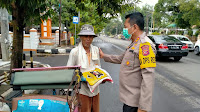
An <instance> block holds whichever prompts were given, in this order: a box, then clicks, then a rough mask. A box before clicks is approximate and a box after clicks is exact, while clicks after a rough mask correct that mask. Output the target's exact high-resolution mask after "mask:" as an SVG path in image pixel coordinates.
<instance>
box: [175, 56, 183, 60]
mask: <svg viewBox="0 0 200 112" xmlns="http://www.w3.org/2000/svg"><path fill="white" fill-rule="evenodd" d="M181 58H182V57H181V56H176V57H174V61H179V60H180V59H181Z"/></svg>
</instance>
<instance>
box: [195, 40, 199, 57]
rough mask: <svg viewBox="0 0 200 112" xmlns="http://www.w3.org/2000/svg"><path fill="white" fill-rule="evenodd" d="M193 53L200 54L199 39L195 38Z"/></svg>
mask: <svg viewBox="0 0 200 112" xmlns="http://www.w3.org/2000/svg"><path fill="white" fill-rule="evenodd" d="M194 54H196V55H199V54H200V40H197V42H196V43H195V45H194Z"/></svg>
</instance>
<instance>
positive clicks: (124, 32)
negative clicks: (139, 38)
mask: <svg viewBox="0 0 200 112" xmlns="http://www.w3.org/2000/svg"><path fill="white" fill-rule="evenodd" d="M130 28H131V27H130ZM128 29H129V28H123V35H124V37H125V38H126V39H130V37H131V36H132V35H133V33H134V32H133V33H132V34H129V33H128Z"/></svg>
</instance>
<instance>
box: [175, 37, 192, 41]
mask: <svg viewBox="0 0 200 112" xmlns="http://www.w3.org/2000/svg"><path fill="white" fill-rule="evenodd" d="M178 39H179V40H180V41H190V40H189V39H188V38H185V37H178Z"/></svg>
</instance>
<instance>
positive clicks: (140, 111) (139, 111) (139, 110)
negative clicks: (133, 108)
mask: <svg viewBox="0 0 200 112" xmlns="http://www.w3.org/2000/svg"><path fill="white" fill-rule="evenodd" d="M137 112H147V111H145V110H141V109H139V108H138V111H137Z"/></svg>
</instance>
